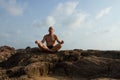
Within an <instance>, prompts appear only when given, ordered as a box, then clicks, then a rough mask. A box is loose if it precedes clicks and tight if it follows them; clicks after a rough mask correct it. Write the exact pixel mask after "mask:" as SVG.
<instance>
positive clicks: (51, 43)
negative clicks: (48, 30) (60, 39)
mask: <svg viewBox="0 0 120 80" xmlns="http://www.w3.org/2000/svg"><path fill="white" fill-rule="evenodd" d="M45 41H46V44H47V46H54V45H55V41H56V35H55V34H53V35H49V34H47V35H45Z"/></svg>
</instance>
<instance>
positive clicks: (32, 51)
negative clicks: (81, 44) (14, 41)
mask: <svg viewBox="0 0 120 80" xmlns="http://www.w3.org/2000/svg"><path fill="white" fill-rule="evenodd" d="M0 51H1V52H2V53H0V54H1V55H0V57H1V56H3V55H4V58H2V59H0V60H1V62H0V80H42V79H43V80H47V79H48V78H49V79H48V80H50V79H51V76H52V77H53V76H54V79H53V78H52V79H53V80H61V77H62V80H101V78H102V79H106V80H112V79H114V80H119V79H120V51H100V50H81V49H74V50H62V51H59V52H54V53H49V52H42V51H41V50H40V49H39V48H30V47H27V48H26V49H17V50H15V49H14V48H12V47H9V46H3V47H0ZM6 54H9V56H8V55H7V56H5V55H6ZM48 76H49V77H48ZM56 76H57V77H58V78H56ZM47 77H48V78H47ZM59 77H60V78H59ZM64 77H67V78H64ZM45 78H47V79H45ZM52 79H51V80H52Z"/></svg>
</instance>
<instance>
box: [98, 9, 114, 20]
mask: <svg viewBox="0 0 120 80" xmlns="http://www.w3.org/2000/svg"><path fill="white" fill-rule="evenodd" d="M111 9H112V7H107V8H105V9H103V10H101V11H100V12H99V14H98V15H97V16H96V19H100V18H102V17H103V16H105V15H107V14H109V12H110V11H111Z"/></svg>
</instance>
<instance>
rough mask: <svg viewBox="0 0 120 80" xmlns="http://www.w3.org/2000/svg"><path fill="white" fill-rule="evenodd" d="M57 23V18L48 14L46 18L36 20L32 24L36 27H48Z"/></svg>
mask: <svg viewBox="0 0 120 80" xmlns="http://www.w3.org/2000/svg"><path fill="white" fill-rule="evenodd" d="M54 24H55V19H54V17H52V16H48V17H47V18H45V19H44V20H42V21H39V20H34V21H33V23H32V25H33V26H34V27H46V26H51V25H54Z"/></svg>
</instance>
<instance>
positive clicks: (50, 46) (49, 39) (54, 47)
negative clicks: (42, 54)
mask: <svg viewBox="0 0 120 80" xmlns="http://www.w3.org/2000/svg"><path fill="white" fill-rule="evenodd" d="M48 31H49V34H46V35H45V36H44V37H43V40H42V41H38V40H36V41H35V43H36V44H37V45H38V47H39V48H40V49H41V50H43V51H52V52H55V51H58V50H59V49H60V48H61V47H62V44H63V43H64V41H63V40H61V41H60V40H59V39H58V37H57V36H56V35H55V34H54V29H53V27H52V26H50V27H49V30H48ZM56 41H57V42H58V44H55V43H56ZM44 42H46V45H44Z"/></svg>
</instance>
